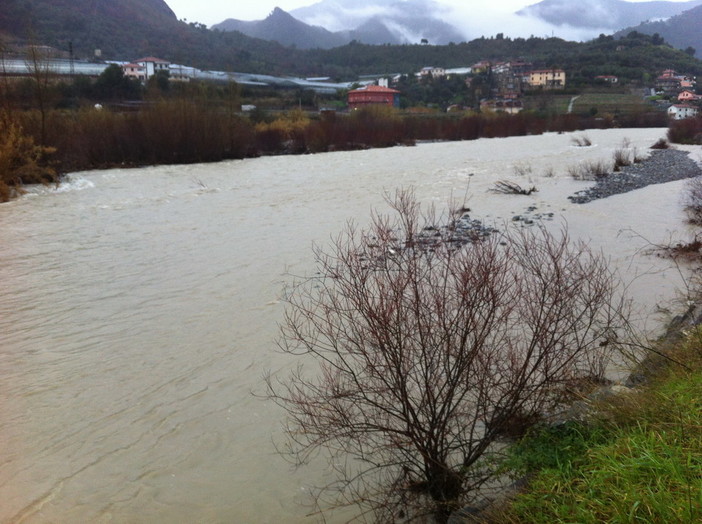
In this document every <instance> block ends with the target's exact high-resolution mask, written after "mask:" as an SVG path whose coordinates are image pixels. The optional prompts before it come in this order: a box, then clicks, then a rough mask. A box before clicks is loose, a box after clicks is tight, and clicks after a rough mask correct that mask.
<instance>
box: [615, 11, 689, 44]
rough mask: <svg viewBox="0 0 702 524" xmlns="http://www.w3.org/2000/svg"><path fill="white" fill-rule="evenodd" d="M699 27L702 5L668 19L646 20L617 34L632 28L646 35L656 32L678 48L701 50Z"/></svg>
mask: <svg viewBox="0 0 702 524" xmlns="http://www.w3.org/2000/svg"><path fill="white" fill-rule="evenodd" d="M700 28H702V6H699V7H695V8H693V9H690V10H688V11H685V12H684V13H682V14H680V15H678V16H674V17H672V18H669V19H668V20H661V21H658V22H646V23H643V24H640V25H638V26H635V27H630V28H628V29H624V30H623V31H620V32H619V33H617V35H624V34H627V33H628V32H630V31H634V30H635V31H638V32H640V33H645V34H648V35H653V34H655V33H658V34H659V35H660V36H662V37H663V38H664V39H665V40H666V41H667V42H670V43H671V44H672V45H674V46H675V47H677V48H678V49H688V48H692V49H695V50H697V51H702V31H701V30H700Z"/></svg>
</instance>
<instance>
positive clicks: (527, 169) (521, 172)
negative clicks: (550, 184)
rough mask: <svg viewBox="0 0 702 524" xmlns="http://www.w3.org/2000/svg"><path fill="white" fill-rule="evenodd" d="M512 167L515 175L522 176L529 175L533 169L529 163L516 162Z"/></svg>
mask: <svg viewBox="0 0 702 524" xmlns="http://www.w3.org/2000/svg"><path fill="white" fill-rule="evenodd" d="M512 169H513V171H514V174H515V175H518V176H522V177H527V176H531V174H532V171H533V170H532V167H531V166H530V165H529V164H516V165H515V166H514V167H513V168H512Z"/></svg>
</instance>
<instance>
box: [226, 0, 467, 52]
mask: <svg viewBox="0 0 702 524" xmlns="http://www.w3.org/2000/svg"><path fill="white" fill-rule="evenodd" d="M293 13H295V15H296V16H293ZM298 13H299V15H298ZM350 13H351V14H350ZM353 13H355V14H353ZM359 13H360V14H359ZM368 13H371V14H368ZM442 13H443V9H442V8H441V6H440V4H438V3H436V2H433V1H429V0H406V1H404V2H402V4H401V5H400V4H399V3H398V2H391V3H389V4H388V3H387V2H384V3H381V2H379V1H378V0H365V1H364V2H358V1H354V2H353V5H352V6H351V5H350V4H349V5H347V4H346V3H344V2H343V1H342V2H339V1H334V2H329V1H323V2H319V3H317V4H314V5H312V6H309V7H305V8H300V9H295V10H294V11H293V12H291V13H286V12H285V11H283V10H282V9H280V8H276V9H275V10H274V11H273V12H272V13H271V14H270V15H269V16H268V17H267V18H265V19H264V20H258V21H253V22H249V21H243V20H236V19H232V18H229V19H227V20H225V21H224V22H221V23H219V24H216V25H214V26H212V29H215V30H222V31H239V32H241V33H244V34H245V35H248V36H251V37H255V38H261V39H264V40H273V41H276V42H279V43H281V44H283V45H287V46H295V47H298V48H301V49H313V48H321V49H329V48H332V47H338V46H341V45H345V44H348V43H349V42H351V41H354V40H355V41H357V42H362V43H364V44H371V45H385V44H395V45H399V44H411V43H415V44H418V43H420V42H421V41H422V40H426V41H427V42H431V43H433V44H448V43H449V42H462V41H464V40H465V37H464V35H463V34H462V33H461V32H460V31H458V29H456V28H455V27H453V26H452V25H450V24H449V23H447V22H445V21H443V20H442V19H441V18H440V17H441V14H442ZM298 16H299V17H300V18H298ZM315 20H323V21H324V23H325V24H328V25H329V27H331V28H340V29H338V30H328V29H325V27H322V26H321V25H314V24H312V23H309V22H308V23H305V21H315Z"/></svg>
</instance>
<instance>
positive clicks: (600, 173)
mask: <svg viewBox="0 0 702 524" xmlns="http://www.w3.org/2000/svg"><path fill="white" fill-rule="evenodd" d="M611 169H612V166H611V164H609V163H608V162H606V161H604V160H590V161H586V162H581V163H580V164H578V165H576V166H569V167H568V174H569V175H570V176H571V177H572V178H573V179H575V180H579V181H586V182H588V181H594V180H601V179H603V178H606V177H607V176H609V173H610V171H611Z"/></svg>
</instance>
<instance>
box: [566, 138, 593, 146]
mask: <svg viewBox="0 0 702 524" xmlns="http://www.w3.org/2000/svg"><path fill="white" fill-rule="evenodd" d="M570 142H571V143H572V144H573V145H574V146H576V147H590V146H591V145H592V140H590V138H589V137H588V136H587V135H581V136H574V137H573V138H571V139H570Z"/></svg>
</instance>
